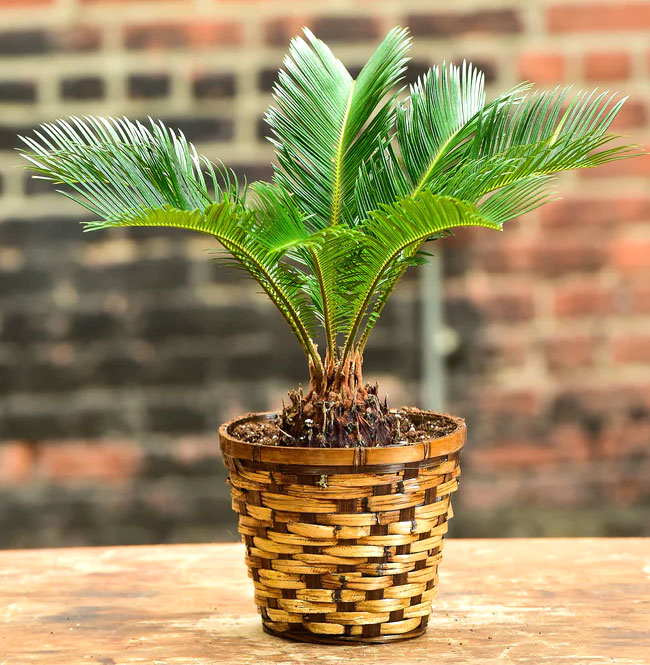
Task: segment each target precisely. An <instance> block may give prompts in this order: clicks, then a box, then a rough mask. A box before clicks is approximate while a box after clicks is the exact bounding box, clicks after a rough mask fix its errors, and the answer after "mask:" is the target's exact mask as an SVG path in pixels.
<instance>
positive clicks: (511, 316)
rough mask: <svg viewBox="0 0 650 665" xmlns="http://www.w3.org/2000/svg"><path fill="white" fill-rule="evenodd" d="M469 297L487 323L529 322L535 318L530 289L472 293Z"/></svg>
mask: <svg viewBox="0 0 650 665" xmlns="http://www.w3.org/2000/svg"><path fill="white" fill-rule="evenodd" d="M470 297H471V298H472V300H473V301H474V302H475V303H476V304H477V305H478V307H480V309H481V311H482V312H483V315H484V316H485V318H486V319H487V320H488V321H508V322H516V321H529V320H530V319H532V318H533V317H534V316H535V303H534V299H533V293H532V289H518V290H510V291H509V292H508V291H501V292H496V291H494V292H490V293H473V294H471V296H470Z"/></svg>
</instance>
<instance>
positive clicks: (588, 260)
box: [535, 235, 608, 277]
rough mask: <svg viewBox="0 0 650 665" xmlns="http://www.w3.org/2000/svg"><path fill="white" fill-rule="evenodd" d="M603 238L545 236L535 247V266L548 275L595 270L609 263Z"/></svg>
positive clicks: (555, 275) (554, 275)
mask: <svg viewBox="0 0 650 665" xmlns="http://www.w3.org/2000/svg"><path fill="white" fill-rule="evenodd" d="M607 258H608V257H607V247H605V246H604V243H603V242H602V240H596V239H592V238H586V237H585V238H580V237H578V238H567V237H565V236H564V235H560V236H558V237H553V236H552V235H546V236H544V237H543V238H542V239H541V240H540V242H539V244H538V245H537V247H536V248H535V268H536V270H537V271H538V272H539V273H541V274H543V275H546V276H547V277H558V276H560V275H564V274H566V273H570V272H595V271H597V270H599V269H601V268H602V267H604V266H605V265H606V264H607Z"/></svg>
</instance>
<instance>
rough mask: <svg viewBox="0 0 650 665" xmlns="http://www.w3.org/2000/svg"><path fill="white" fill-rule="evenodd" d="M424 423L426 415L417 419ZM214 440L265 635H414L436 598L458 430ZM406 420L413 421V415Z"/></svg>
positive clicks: (324, 638)
mask: <svg viewBox="0 0 650 665" xmlns="http://www.w3.org/2000/svg"><path fill="white" fill-rule="evenodd" d="M420 413H421V417H423V418H426V417H427V416H428V415H432V414H427V413H426V412H420ZM272 415H273V414H253V415H249V416H245V417H243V418H239V419H236V420H232V421H230V422H228V423H225V424H224V425H222V426H221V428H220V429H219V439H220V443H221V449H222V452H223V457H224V461H225V464H226V466H227V468H228V471H229V475H230V486H231V493H232V505H233V509H234V510H235V511H236V512H237V513H238V514H239V532H240V534H241V536H242V539H243V541H244V543H245V544H246V564H247V566H248V572H249V576H250V577H251V578H252V579H253V584H254V585H255V601H256V603H257V605H258V608H259V611H260V613H261V615H262V622H263V626H264V630H265V631H266V632H268V633H272V634H273V635H279V636H282V637H287V638H290V639H295V640H300V641H305V642H324V643H348V644H349V643H350V642H392V641H397V640H404V639H409V638H412V637H417V636H418V635H421V634H422V633H423V632H424V631H425V630H426V626H427V621H428V619H429V614H430V612H431V601H432V599H433V598H434V597H435V594H436V583H437V579H438V564H439V563H440V559H441V557H442V544H443V537H444V534H445V532H446V531H447V522H448V520H449V519H450V518H451V517H452V509H451V503H450V496H451V493H452V492H453V491H454V490H456V488H457V486H458V483H457V477H458V475H459V474H460V467H459V457H460V452H461V448H462V446H463V444H464V442H465V433H466V429H465V424H464V422H463V421H462V420H460V419H456V418H454V420H455V421H456V422H457V424H458V428H457V429H456V430H455V431H454V432H452V433H451V434H449V435H447V436H444V437H441V438H437V439H432V440H430V441H424V442H422V443H417V444H413V445H403V446H391V447H385V448H344V449H341V448H338V449H334V448H289V447H276V446H267V445H259V444H252V443H247V442H245V441H242V440H238V439H235V438H233V437H232V436H231V435H230V433H229V432H230V430H231V428H232V427H233V426H234V425H235V424H237V423H241V422H245V421H246V420H251V419H260V418H271V417H272ZM410 416H411V417H413V415H411V414H410Z"/></svg>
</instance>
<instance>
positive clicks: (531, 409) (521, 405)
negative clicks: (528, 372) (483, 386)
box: [477, 387, 540, 416]
mask: <svg viewBox="0 0 650 665" xmlns="http://www.w3.org/2000/svg"><path fill="white" fill-rule="evenodd" d="M477 399H478V404H479V408H480V409H481V410H482V411H486V412H490V413H493V414H494V413H496V414H498V413H504V414H518V415H524V416H534V415H535V414H537V413H538V412H539V409H540V397H539V395H538V394H537V393H536V392H535V391H534V390H506V389H502V388H496V387H493V388H492V389H491V390H486V391H485V392H483V393H481V394H480V395H479V396H478V398H477Z"/></svg>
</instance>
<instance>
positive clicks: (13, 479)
mask: <svg viewBox="0 0 650 665" xmlns="http://www.w3.org/2000/svg"><path fill="white" fill-rule="evenodd" d="M33 467H34V449H33V448H32V447H31V446H30V445H29V444H27V443H25V442H23V441H5V442H4V443H2V442H0V487H3V486H7V485H19V484H21V483H24V482H25V481H26V480H27V479H28V478H29V476H30V475H31V473H32V469H33Z"/></svg>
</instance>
